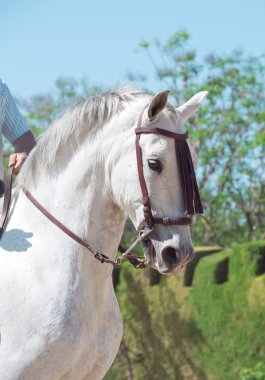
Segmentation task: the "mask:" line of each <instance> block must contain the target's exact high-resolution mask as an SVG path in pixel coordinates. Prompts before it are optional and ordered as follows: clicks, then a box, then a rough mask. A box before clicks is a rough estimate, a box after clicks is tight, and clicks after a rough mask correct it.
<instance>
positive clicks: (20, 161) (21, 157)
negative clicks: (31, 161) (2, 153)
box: [13, 153, 27, 174]
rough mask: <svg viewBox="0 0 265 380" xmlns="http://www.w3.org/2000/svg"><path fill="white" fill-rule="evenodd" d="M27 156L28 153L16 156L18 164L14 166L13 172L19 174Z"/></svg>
mask: <svg viewBox="0 0 265 380" xmlns="http://www.w3.org/2000/svg"><path fill="white" fill-rule="evenodd" d="M26 158H27V155H26V154H22V153H21V154H17V157H16V164H15V166H14V170H13V173H14V174H18V173H19V171H20V169H21V166H22V165H23V163H24V162H25V160H26Z"/></svg>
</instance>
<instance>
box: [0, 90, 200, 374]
mask: <svg viewBox="0 0 265 380" xmlns="http://www.w3.org/2000/svg"><path fill="white" fill-rule="evenodd" d="M161 94H162V96H161ZM204 96H205V93H204V92H203V93H199V94H197V95H195V96H194V97H193V98H192V99H191V100H190V101H189V102H187V103H186V104H185V105H183V106H182V107H179V108H178V109H176V111H175V112H173V110H172V107H168V108H164V107H165V104H166V98H167V92H166V91H165V92H162V93H160V94H158V96H157V97H155V98H154V99H155V102H152V103H153V105H152V107H155V109H154V110H153V113H154V119H153V120H152V121H150V120H149V119H148V116H147V115H148V113H147V111H148V110H146V112H145V113H144V119H143V121H144V124H145V125H146V126H147V125H148V123H150V122H152V124H153V125H155V126H158V127H159V128H165V129H168V130H171V131H174V132H176V131H178V132H179V133H183V132H184V131H185V129H184V127H183V122H184V121H185V120H186V119H187V117H188V116H189V115H190V114H192V113H193V112H195V111H196V110H197V109H198V107H199V105H200V103H201V101H202V99H203V98H204ZM148 103H150V98H149V97H148V96H147V95H146V94H142V93H140V92H137V91H134V90H128V89H120V90H117V91H116V92H114V93H106V94H103V95H102V96H98V97H94V98H90V99H88V100H86V101H83V102H80V103H79V104H77V105H75V106H73V107H72V108H70V109H68V110H67V111H66V112H65V113H64V115H62V116H61V117H60V118H59V119H58V120H57V121H56V122H55V123H54V125H53V126H51V127H50V128H49V130H48V131H47V132H46V133H45V135H44V136H43V138H42V139H41V141H40V142H39V144H38V145H37V147H36V148H35V150H34V151H33V152H32V153H31V155H30V156H29V158H28V160H27V162H26V163H25V164H24V167H23V169H22V172H21V174H20V175H19V178H18V183H17V188H18V189H19V188H20V186H23V187H25V188H27V189H28V190H30V191H31V192H32V194H33V195H34V196H35V198H37V200H38V201H39V202H40V203H41V204H42V205H43V206H44V207H45V208H46V209H47V210H49V212H50V213H52V214H53V215H54V216H55V217H56V218H57V219H59V220H60V221H61V222H62V223H64V224H65V225H66V226H67V227H68V228H69V229H71V230H72V231H74V232H75V233H76V234H77V235H79V236H81V237H83V238H85V239H86V240H87V241H88V242H89V243H90V245H91V246H92V247H94V248H95V249H96V250H97V251H100V252H103V253H105V254H107V255H109V256H110V257H111V258H113V259H114V258H115V256H116V252H117V247H118V244H119V241H120V239H121V236H122V231H123V227H124V223H125V220H126V217H127V215H129V217H130V218H131V219H132V221H133V223H134V225H135V227H137V226H138V225H139V223H140V222H141V220H142V218H143V210H142V203H141V191H140V187H139V180H138V176H137V168H136V158H135V146H134V128H135V124H136V122H137V118H138V116H139V113H140V112H141V111H142V109H143V108H144V106H145V105H147V104H148ZM154 104H155V105H154ZM149 107H150V106H149ZM141 147H142V151H143V162H144V171H145V178H146V182H147V186H148V191H149V194H150V199H151V204H152V208H153V212H154V214H156V215H158V216H159V215H169V216H170V215H171V216H174V217H175V216H181V215H182V213H183V209H182V197H181V192H180V186H179V179H178V176H177V175H176V173H177V166H176V159H175V153H174V147H173V142H172V141H170V139H168V138H166V137H163V136H155V135H148V136H142V138H141ZM149 158H153V159H159V160H161V162H162V164H163V171H162V173H160V174H158V173H156V172H154V171H152V170H151V169H150V168H149V167H148V159H149ZM151 239H152V241H153V244H154V246H155V247H156V251H157V256H158V259H157V260H156V261H155V262H152V263H151V264H152V265H153V266H154V265H155V266H156V267H157V269H158V270H160V271H161V272H163V262H162V261H161V259H160V256H159V255H160V252H161V250H162V249H163V247H164V246H165V245H168V244H170V246H172V247H174V249H176V250H179V251H181V252H182V257H183V260H184V258H185V257H186V256H187V255H189V254H191V251H192V244H191V237H190V231H189V227H187V226H171V227H164V226H156V227H155V229H154V231H153V232H152V235H151ZM172 271H174V270H173V269H172ZM111 275H112V266H111V265H110V264H101V263H100V262H98V261H96V260H95V259H94V257H93V256H92V254H91V253H90V252H89V251H87V250H85V249H84V248H83V247H81V246H80V245H78V244H77V243H76V242H74V241H73V240H71V238H69V237H68V236H67V235H65V234H64V233H63V232H62V231H61V230H59V229H58V228H57V227H56V226H55V225H53V224H52V223H51V222H50V221H49V220H48V219H47V218H45V217H44V216H43V215H42V214H41V213H40V212H39V210H37V209H36V208H35V207H34V206H33V205H32V203H30V201H29V200H28V199H27V198H26V196H25V195H24V193H23V192H22V191H20V192H19V191H18V192H17V196H16V197H15V200H14V202H13V206H12V213H11V216H10V219H9V223H8V225H7V228H6V231H5V233H4V235H3V237H2V240H1V243H0V334H1V346H0V380H100V379H102V378H103V377H104V375H105V374H106V372H107V370H108V369H109V367H110V366H111V364H112V362H113V360H114V358H115V356H116V354H117V351H118V348H119V344H120V341H121V337H122V320H121V316H120V311H119V307H118V304H117V300H116V297H115V293H114V290H113V286H112V276H111Z"/></svg>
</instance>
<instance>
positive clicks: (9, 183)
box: [0, 167, 13, 239]
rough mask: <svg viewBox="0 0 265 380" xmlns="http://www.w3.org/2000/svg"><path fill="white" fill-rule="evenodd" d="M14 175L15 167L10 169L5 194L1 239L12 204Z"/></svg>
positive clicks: (0, 228) (0, 222)
mask: <svg viewBox="0 0 265 380" xmlns="http://www.w3.org/2000/svg"><path fill="white" fill-rule="evenodd" d="M12 175H13V167H10V168H9V169H8V172H7V177H6V184H5V193H4V203H3V208H2V214H1V219H0V239H1V238H2V235H3V232H4V229H5V225H6V221H7V217H8V213H9V209H10V204H11V191H12Z"/></svg>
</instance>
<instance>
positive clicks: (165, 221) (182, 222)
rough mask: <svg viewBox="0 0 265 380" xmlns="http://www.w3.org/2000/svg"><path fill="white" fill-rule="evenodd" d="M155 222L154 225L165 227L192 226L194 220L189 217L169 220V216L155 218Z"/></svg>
mask: <svg viewBox="0 0 265 380" xmlns="http://www.w3.org/2000/svg"><path fill="white" fill-rule="evenodd" d="M153 222H154V224H163V225H164V226H174V225H179V226H188V225H191V224H192V220H191V218H190V217H189V216H182V217H179V218H169V217H167V216H166V217H164V218H153Z"/></svg>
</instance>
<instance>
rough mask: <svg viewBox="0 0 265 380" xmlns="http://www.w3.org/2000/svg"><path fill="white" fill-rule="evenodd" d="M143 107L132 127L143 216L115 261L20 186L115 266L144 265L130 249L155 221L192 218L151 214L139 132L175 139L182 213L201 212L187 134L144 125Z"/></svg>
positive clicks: (166, 223)
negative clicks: (127, 262)
mask: <svg viewBox="0 0 265 380" xmlns="http://www.w3.org/2000/svg"><path fill="white" fill-rule="evenodd" d="M145 108H146V107H145ZM145 108H144V110H145ZM144 110H143V111H142V113H141V115H140V117H139V119H138V123H137V128H136V129H135V134H136V140H135V148H136V159H137V168H138V177H139V182H140V187H141V191H142V197H143V198H142V202H143V213H144V219H143V221H142V222H141V223H140V225H139V227H138V231H139V233H138V237H137V238H136V240H135V241H134V242H133V243H132V244H131V245H130V247H129V248H128V249H126V250H125V249H124V248H123V247H122V246H119V251H120V252H121V253H122V255H121V256H119V257H117V258H116V259H115V260H112V259H111V258H109V257H108V256H107V255H105V254H103V253H101V252H98V251H96V250H95V249H94V248H93V247H91V245H90V244H89V243H88V242H87V241H86V240H85V239H82V238H80V237H79V236H77V235H76V234H75V233H74V232H73V231H71V230H69V229H68V228H67V227H66V226H65V225H64V224H63V223H61V222H60V221H59V220H58V219H56V218H55V217H54V216H53V215H52V214H50V213H49V211H48V210H46V209H45V208H44V207H43V206H42V205H41V204H40V203H39V202H38V201H37V199H35V198H34V197H33V195H32V194H31V193H30V192H29V191H28V190H26V189H24V188H22V190H23V192H24V193H25V195H26V196H27V198H28V199H29V200H30V201H31V203H32V204H33V205H34V206H35V207H36V208H37V209H38V210H39V211H40V212H41V213H42V214H43V215H44V216H45V217H46V218H47V219H49V220H50V221H51V222H52V223H53V224H55V225H56V226H57V227H58V228H59V229H61V230H62V231H63V232H64V233H65V234H66V235H68V236H69V237H70V238H71V239H73V240H74V241H76V242H77V243H78V244H80V245H82V246H83V247H84V248H86V249H87V250H89V251H90V252H91V253H92V254H93V255H94V257H95V259H97V260H99V261H100V262H101V263H109V264H112V265H114V266H116V265H121V264H122V262H123V261H124V260H125V259H127V260H129V261H130V263H131V264H132V265H134V267H135V268H145V267H146V266H147V264H146V260H145V258H144V257H139V256H137V255H135V254H132V251H133V249H134V248H135V247H136V245H137V244H139V243H140V242H141V241H143V240H145V239H148V238H149V235H150V233H151V232H152V231H153V228H154V226H155V225H156V224H162V225H164V226H171V225H181V226H187V225H190V224H191V218H190V217H189V216H186V215H185V216H182V217H176V218H170V217H168V216H166V217H160V218H156V217H154V216H153V214H152V210H151V205H150V200H149V195H148V190H147V186H146V183H145V178H144V171H143V162H142V152H141V148H140V135H141V134H142V133H153V134H159V135H163V136H166V137H170V138H173V139H174V141H175V148H176V159H177V162H178V168H179V173H180V180H181V186H182V193H183V199H184V206H185V214H195V213H202V212H203V208H202V204H201V200H200V195H199V190H198V185H197V182H196V177H195V172H194V168H193V164H192V159H191V154H190V150H189V147H188V144H187V141H186V140H187V138H188V134H187V133H184V134H178V133H174V132H170V131H166V130H164V129H160V128H153V127H146V128H143V127H142V116H143V113H144ZM12 172H13V168H12V167H11V168H9V171H8V176H7V183H6V187H5V194H4V205H3V210H2V215H1V218H0V239H1V236H2V233H3V230H4V228H5V226H6V223H7V219H8V212H9V208H10V201H11V189H12Z"/></svg>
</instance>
